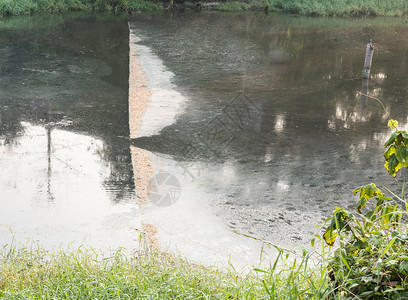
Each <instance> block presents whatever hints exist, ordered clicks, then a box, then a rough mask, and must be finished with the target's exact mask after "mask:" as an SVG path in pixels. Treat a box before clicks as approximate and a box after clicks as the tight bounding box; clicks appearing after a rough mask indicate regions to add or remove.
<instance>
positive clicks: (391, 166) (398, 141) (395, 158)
mask: <svg viewBox="0 0 408 300" xmlns="http://www.w3.org/2000/svg"><path fill="white" fill-rule="evenodd" d="M388 126H389V127H390V128H391V129H392V130H395V131H394V132H393V133H392V134H391V136H390V138H389V139H388V141H387V142H386V143H385V145H384V146H385V147H388V149H387V151H385V153H384V157H385V160H386V162H385V164H384V167H385V168H386V169H387V171H388V172H389V173H390V175H391V176H393V177H395V176H397V172H398V171H399V170H400V169H401V167H402V166H404V167H405V168H408V133H407V132H406V131H405V130H398V122H397V121H395V120H390V121H388Z"/></svg>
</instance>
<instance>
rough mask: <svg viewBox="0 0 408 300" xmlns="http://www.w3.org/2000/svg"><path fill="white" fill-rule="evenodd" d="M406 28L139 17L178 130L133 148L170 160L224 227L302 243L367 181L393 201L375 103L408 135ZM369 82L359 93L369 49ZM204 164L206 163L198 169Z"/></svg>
mask: <svg viewBox="0 0 408 300" xmlns="http://www.w3.org/2000/svg"><path fill="white" fill-rule="evenodd" d="M407 25H408V23H407V20H406V19H398V18H393V19H358V20H353V19H333V18H330V19H325V18H305V17H295V16H282V15H270V16H264V15H263V14H241V15H228V14H227V15H220V14H216V13H207V14H180V15H165V16H163V15H159V16H157V15H156V16H148V17H138V18H135V19H134V20H132V22H131V28H133V29H134V30H135V32H136V33H137V34H138V35H139V36H140V37H141V42H140V43H139V44H141V45H145V46H148V47H150V48H151V49H152V51H153V52H154V53H155V54H156V55H158V57H159V58H160V59H161V60H163V62H164V64H165V65H166V66H167V67H168V69H169V70H171V71H172V72H174V74H175V77H174V80H173V81H174V83H175V84H176V85H177V88H178V89H179V90H180V91H181V92H182V93H183V94H184V95H185V96H186V97H187V98H188V101H187V102H186V103H185V107H184V110H183V113H182V114H180V115H179V117H178V119H177V122H176V123H174V124H173V125H172V126H169V127H167V128H165V129H164V130H163V131H162V132H161V134H160V135H156V136H151V137H145V138H139V139H137V140H135V141H133V143H134V144H135V145H137V146H139V147H142V148H145V149H150V150H152V151H156V152H158V153H164V154H169V155H170V156H171V157H173V159H176V160H177V161H178V162H182V163H184V165H185V166H187V169H188V167H197V163H201V164H200V167H199V169H200V170H199V171H198V172H195V173H194V172H193V171H191V172H192V173H194V174H193V175H192V177H193V176H194V179H197V178H198V179H199V180H198V182H199V185H200V186H201V188H202V189H203V190H205V191H207V192H209V193H210V194H211V195H212V197H210V198H211V199H212V203H213V204H212V205H213V207H215V209H214V211H215V213H216V214H217V215H219V216H220V217H222V219H223V220H224V221H225V223H227V224H228V226H230V228H232V229H237V230H239V231H245V232H246V233H250V234H255V235H261V236H263V237H267V238H269V239H272V240H275V241H276V240H279V239H280V238H279V236H282V238H283V239H285V238H289V237H290V239H291V240H292V241H295V242H297V241H302V240H303V241H304V240H305V237H304V235H305V234H306V235H307V234H311V233H312V232H313V231H314V230H315V229H314V226H315V225H317V224H318V223H319V222H320V220H321V219H322V218H324V217H325V216H328V215H329V214H330V212H331V211H332V209H333V208H334V206H344V207H347V208H350V209H354V207H355V206H354V205H355V199H353V196H352V193H351V191H352V190H353V189H354V188H355V187H357V186H360V185H363V184H368V183H370V182H373V181H375V182H377V183H379V184H385V185H386V186H387V187H389V188H391V189H393V190H394V191H399V190H400V189H401V186H402V180H403V178H404V176H405V174H406V172H402V174H401V175H400V176H399V177H398V178H397V179H396V180H395V179H393V178H391V177H390V176H389V175H387V173H386V170H385V169H384V167H383V164H384V162H383V158H382V153H383V152H384V148H383V143H384V142H385V141H386V139H387V136H388V135H389V132H390V131H389V129H388V128H387V116H386V113H385V112H384V110H383V109H382V107H381V105H380V104H379V103H378V102H377V101H376V100H372V99H367V98H362V97H361V96H360V95H359V94H358V92H360V91H362V92H364V93H368V94H370V95H372V96H375V97H378V98H380V99H381V100H382V101H383V103H384V105H385V107H386V109H387V110H388V111H389V112H390V115H391V116H392V118H394V119H397V120H399V121H400V124H401V127H404V128H406V127H407V122H408V118H407V117H408V115H407V110H408V106H407V101H408V100H407V87H408V85H407V84H408V68H407V67H408V65H407V63H408V61H407V54H408V50H407V45H408V31H407V28H408V27H407ZM370 38H373V40H374V42H375V45H376V50H375V54H374V60H373V66H372V71H371V78H370V81H369V83H368V86H367V82H366V83H363V82H362V79H361V74H362V66H363V63H364V54H365V47H366V43H367V41H368V40H369V39H370ZM203 162H206V163H203Z"/></svg>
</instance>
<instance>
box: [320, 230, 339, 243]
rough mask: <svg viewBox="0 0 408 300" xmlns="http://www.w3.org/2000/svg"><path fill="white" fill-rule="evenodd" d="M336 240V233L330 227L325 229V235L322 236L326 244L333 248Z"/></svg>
mask: <svg viewBox="0 0 408 300" xmlns="http://www.w3.org/2000/svg"><path fill="white" fill-rule="evenodd" d="M336 238H337V232H335V229H334V228H333V227H332V226H329V227H327V228H326V231H325V233H324V234H323V239H324V241H325V242H326V244H327V245H330V246H333V245H334V242H335V241H336Z"/></svg>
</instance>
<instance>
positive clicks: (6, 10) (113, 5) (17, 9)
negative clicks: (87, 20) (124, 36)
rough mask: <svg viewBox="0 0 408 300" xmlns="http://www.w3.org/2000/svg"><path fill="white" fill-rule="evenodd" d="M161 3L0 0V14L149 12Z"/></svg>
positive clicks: (138, 0) (112, 0)
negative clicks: (69, 11)
mask: <svg viewBox="0 0 408 300" xmlns="http://www.w3.org/2000/svg"><path fill="white" fill-rule="evenodd" d="M162 8H163V5H162V4H158V3H157V2H154V1H145V0H0V15H1V16H6V15H22V14H29V13H37V12H62V11H67V10H71V11H79V10H80V11H109V12H115V13H118V12H137V11H143V12H150V11H157V10H161V9H162Z"/></svg>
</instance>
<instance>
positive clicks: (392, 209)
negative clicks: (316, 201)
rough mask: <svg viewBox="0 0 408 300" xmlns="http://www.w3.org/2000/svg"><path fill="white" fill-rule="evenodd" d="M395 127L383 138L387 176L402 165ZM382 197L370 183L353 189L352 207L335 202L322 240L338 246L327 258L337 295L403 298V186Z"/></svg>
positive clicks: (407, 268)
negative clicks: (355, 198) (354, 201)
mask: <svg viewBox="0 0 408 300" xmlns="http://www.w3.org/2000/svg"><path fill="white" fill-rule="evenodd" d="M388 126H389V127H390V128H391V129H392V130H395V131H394V132H393V133H392V134H391V136H390V138H389V139H388V141H387V142H386V143H385V147H387V151H386V152H385V153H384V157H385V160H386V163H385V165H384V166H385V168H386V169H387V170H388V172H389V173H390V175H391V176H393V177H395V176H396V173H397V172H398V171H399V170H400V169H401V168H402V167H406V168H407V167H408V147H407V142H408V134H407V132H406V131H403V130H398V122H397V121H395V120H390V121H389V122H388ZM387 192H388V193H389V194H390V196H385V195H384V193H383V191H382V190H381V189H380V188H378V187H377V186H376V185H375V184H374V183H371V184H368V185H365V186H361V187H359V188H357V189H355V190H354V191H353V193H354V195H356V194H359V196H360V197H359V201H358V202H357V205H356V212H355V213H351V212H349V211H348V210H346V209H344V208H339V207H336V208H335V210H334V212H333V217H331V218H329V219H328V220H327V221H330V225H329V226H328V227H327V228H326V230H325V232H324V235H323V240H324V241H325V242H326V243H327V244H328V245H330V246H333V245H335V243H336V241H337V244H338V248H337V249H336V250H335V252H334V255H333V256H332V257H331V258H330V259H329V261H328V269H329V270H330V274H329V275H330V278H331V279H332V282H333V283H334V285H335V287H336V290H337V292H338V293H340V294H341V297H342V298H343V299H347V298H350V299H351V298H355V297H356V296H359V297H361V298H370V299H400V298H401V297H408V226H407V223H406V221H407V220H408V204H407V201H406V198H404V188H403V190H402V195H401V196H400V197H399V196H397V195H395V194H394V193H392V192H391V191H389V190H388V189H387Z"/></svg>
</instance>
